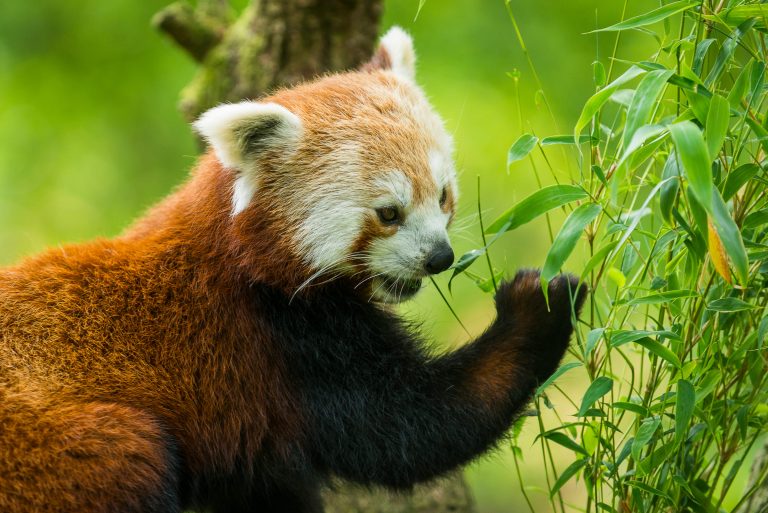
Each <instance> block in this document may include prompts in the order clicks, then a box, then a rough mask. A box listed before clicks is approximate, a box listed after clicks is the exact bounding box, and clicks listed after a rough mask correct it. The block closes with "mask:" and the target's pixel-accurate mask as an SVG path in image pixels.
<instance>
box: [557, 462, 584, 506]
mask: <svg viewBox="0 0 768 513" xmlns="http://www.w3.org/2000/svg"><path fill="white" fill-rule="evenodd" d="M588 459H589V458H582V459H580V460H576V461H574V462H573V463H571V464H570V465H568V468H566V469H565V470H563V473H562V474H560V476H559V477H558V478H557V481H555V484H554V485H552V489H551V490H550V491H549V496H550V498H551V497H554V496H555V495H556V494H557V492H558V491H559V490H560V488H562V487H563V485H564V484H565V483H567V482H568V481H569V480H570V479H571V478H572V477H573V476H574V475H576V473H577V472H578V471H579V470H581V468H582V467H583V466H584V465H586V464H587V460H588Z"/></svg>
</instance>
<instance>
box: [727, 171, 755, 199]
mask: <svg viewBox="0 0 768 513" xmlns="http://www.w3.org/2000/svg"><path fill="white" fill-rule="evenodd" d="M758 171H760V168H759V167H757V166H756V165H755V164H753V163H751V162H750V163H747V164H744V165H741V166H739V167H737V168H736V169H734V170H733V171H731V172H730V173H728V177H727V178H726V179H725V184H724V185H723V200H724V201H728V200H729V199H731V198H732V197H734V196H735V195H736V193H737V192H739V189H741V188H742V187H744V184H746V183H747V182H748V181H750V180H751V179H752V178H754V177H755V175H757V172H758Z"/></svg>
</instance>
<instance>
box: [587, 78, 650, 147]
mask: <svg viewBox="0 0 768 513" xmlns="http://www.w3.org/2000/svg"><path fill="white" fill-rule="evenodd" d="M644 73H645V70H643V69H641V68H639V67H637V66H632V67H631V68H629V69H628V70H627V71H625V72H624V74H623V75H621V76H620V77H618V78H617V79H616V80H614V81H613V82H611V83H610V84H608V85H607V86H605V87H604V88H602V89H600V90H599V91H598V92H596V93H595V94H594V95H592V97H591V98H590V99H589V100H587V103H586V104H585V105H584V109H583V110H582V111H581V115H580V116H579V120H578V121H577V122H576V128H574V130H573V138H574V140H578V138H579V134H580V133H581V131H582V130H583V129H584V127H585V126H587V124H588V123H589V121H590V120H591V119H592V117H593V116H594V115H595V114H596V113H597V111H598V110H600V107H602V106H603V104H604V103H605V102H606V101H607V100H608V98H610V97H611V95H612V94H613V93H614V92H616V90H617V89H618V88H619V87H621V86H622V85H624V84H626V83H627V82H629V81H630V80H632V79H633V78H637V77H639V76H640V75H642V74H644Z"/></svg>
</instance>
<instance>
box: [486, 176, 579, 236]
mask: <svg viewBox="0 0 768 513" xmlns="http://www.w3.org/2000/svg"><path fill="white" fill-rule="evenodd" d="M586 197H587V193H586V192H585V191H584V189H582V188H581V187H577V186H575V185H550V186H549V187H544V188H543V189H539V190H538V191H536V192H534V193H533V194H531V195H530V196H528V197H527V198H525V199H524V200H522V201H521V202H520V203H517V204H516V205H515V206H513V207H512V208H510V209H509V210H507V211H506V212H505V213H504V214H502V215H501V216H499V218H498V219H496V220H495V221H494V222H493V223H491V225H490V226H489V227H488V228H486V230H485V233H499V234H501V233H504V232H507V231H509V230H514V229H515V228H518V227H520V226H522V225H524V224H526V223H529V222H530V221H532V220H534V219H536V218H537V217H539V216H540V215H542V214H544V213H545V212H549V211H550V210H552V209H553V208H557V207H561V206H563V205H565V204H566V203H570V202H572V201H576V200H580V199H584V198H586Z"/></svg>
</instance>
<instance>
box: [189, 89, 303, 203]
mask: <svg viewBox="0 0 768 513" xmlns="http://www.w3.org/2000/svg"><path fill="white" fill-rule="evenodd" d="M194 127H195V130H197V131H198V133H200V135H202V136H203V137H204V138H205V140H206V141H208V143H209V144H210V145H211V147H212V148H213V151H214V152H215V153H216V157H217V158H218V159H219V161H220V162H221V163H222V164H223V165H224V167H227V168H230V169H234V170H235V171H237V177H236V178H235V182H234V189H233V194H232V215H237V214H238V213H240V212H242V211H243V210H245V209H246V208H247V207H248V205H249V204H250V201H251V199H252V198H253V195H254V193H255V192H256V183H257V176H258V172H259V171H258V166H259V164H258V162H257V159H258V156H259V154H260V153H262V152H263V151H265V150H271V149H281V150H285V151H290V150H291V149H293V148H295V147H296V145H297V143H298V141H299V139H300V138H301V132H302V124H301V120H300V119H299V118H298V116H296V115H295V114H294V113H292V112H291V111H289V110H288V109H286V108H285V107H283V106H282V105H278V104H277V103H271V102H270V103H257V102H240V103H229V104H224V105H219V106H218V107H214V108H212V109H210V110H208V111H206V112H205V113H204V114H203V115H202V116H200V118H199V119H198V120H197V121H195V123H194Z"/></svg>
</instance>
